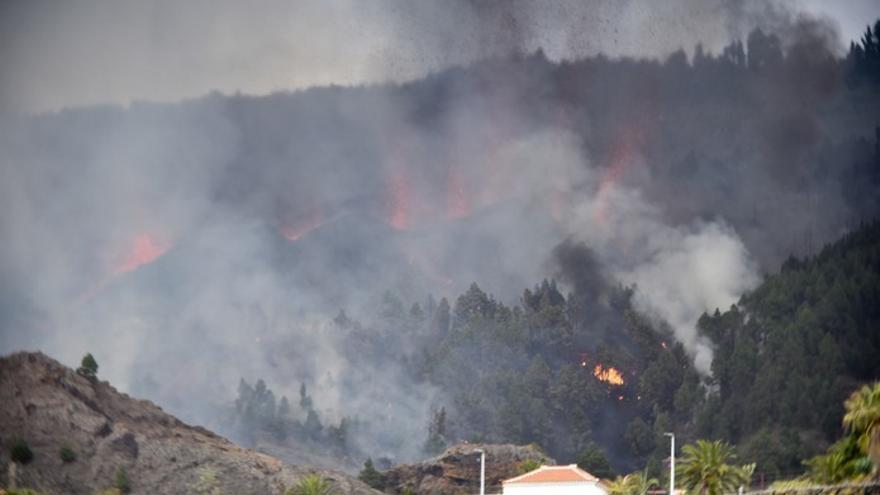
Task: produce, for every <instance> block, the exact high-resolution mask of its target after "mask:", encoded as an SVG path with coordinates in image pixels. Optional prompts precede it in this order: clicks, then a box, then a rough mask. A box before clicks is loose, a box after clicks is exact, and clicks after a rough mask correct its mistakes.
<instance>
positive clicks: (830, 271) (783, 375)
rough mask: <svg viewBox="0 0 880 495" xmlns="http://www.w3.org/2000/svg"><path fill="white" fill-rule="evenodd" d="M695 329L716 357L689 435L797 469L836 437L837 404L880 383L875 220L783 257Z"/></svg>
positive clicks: (762, 463)
mask: <svg viewBox="0 0 880 495" xmlns="http://www.w3.org/2000/svg"><path fill="white" fill-rule="evenodd" d="M699 325H700V328H701V330H702V331H703V332H705V333H706V334H707V335H709V336H710V337H711V338H712V340H713V341H714V342H715V343H716V345H717V352H716V354H715V361H714V362H713V364H712V372H713V378H712V380H711V383H712V385H713V393H712V394H710V396H709V400H708V401H707V403H706V405H705V407H704V409H703V411H702V412H701V414H702V421H701V418H700V417H699V416H698V417H697V420H696V425H695V432H696V434H697V435H698V436H701V437H707V436H708V437H718V438H724V439H727V440H730V441H733V442H736V443H738V444H739V445H740V450H741V452H742V454H743V455H744V456H746V457H748V458H752V459H754V460H755V461H757V462H758V464H759V469H760V470H765V471H767V472H768V473H774V474H778V473H780V472H784V473H790V472H792V471H797V470H799V469H801V465H800V460H801V459H805V458H807V457H809V456H811V455H814V454H816V453H818V449H820V448H823V447H824V446H826V445H827V444H828V443H830V442H833V441H834V440H836V439H837V438H839V437H840V436H841V433H842V426H841V418H842V417H843V407H842V403H843V399H844V398H846V397H847V396H848V395H849V394H850V393H852V392H853V390H855V389H856V388H857V387H858V385H859V384H862V383H865V382H868V381H871V380H876V379H877V378H878V377H880V357H878V356H880V222H877V221H876V220H875V221H872V222H870V223H868V224H865V225H863V226H862V227H861V228H859V229H858V230H856V231H854V232H852V233H850V234H847V235H846V236H844V237H843V238H842V239H841V240H840V241H838V242H836V243H834V244H831V245H829V246H826V247H825V248H824V249H823V250H822V251H821V252H820V253H819V254H818V255H816V256H812V257H809V258H806V259H797V258H790V259H789V260H788V261H787V262H786V263H785V264H784V265H783V266H782V269H781V271H780V272H779V273H777V274H775V275H772V276H769V277H767V279H766V280H765V281H764V283H763V284H762V285H761V286H760V287H759V288H758V289H756V290H755V291H753V292H752V293H750V294H747V295H745V296H743V298H742V299H741V301H740V302H739V304H737V305H736V306H734V307H731V308H729V309H728V310H727V311H725V312H723V313H721V312H717V311H716V312H715V313H714V314H713V315H704V316H703V318H701V319H700V324H699Z"/></svg>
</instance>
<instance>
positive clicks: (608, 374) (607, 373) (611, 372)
mask: <svg viewBox="0 0 880 495" xmlns="http://www.w3.org/2000/svg"><path fill="white" fill-rule="evenodd" d="M593 376H595V377H596V378H598V379H599V380H600V381H603V382H605V383H608V384H611V385H623V383H624V382H623V375H622V374H621V373H620V371H617V369H615V368H612V367H611V366H608V367H607V368H606V367H604V366H602V365H601V364H597V365H596V367H595V368H593Z"/></svg>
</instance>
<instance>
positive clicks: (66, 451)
mask: <svg viewBox="0 0 880 495" xmlns="http://www.w3.org/2000/svg"><path fill="white" fill-rule="evenodd" d="M58 457H60V458H61V462H63V463H65V464H70V463H71V462H74V461H75V460H76V452H74V451H73V449H71V448H70V447H68V446H67V445H64V446H62V447H61V448H60V449H59V450H58Z"/></svg>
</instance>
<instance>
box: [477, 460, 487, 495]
mask: <svg viewBox="0 0 880 495" xmlns="http://www.w3.org/2000/svg"><path fill="white" fill-rule="evenodd" d="M476 452H479V453H480V495H486V451H484V450H483V449H477V450H476Z"/></svg>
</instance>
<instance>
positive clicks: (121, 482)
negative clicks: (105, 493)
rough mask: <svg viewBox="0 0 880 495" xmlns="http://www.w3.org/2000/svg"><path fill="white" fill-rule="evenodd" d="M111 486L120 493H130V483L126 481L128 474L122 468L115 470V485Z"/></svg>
mask: <svg viewBox="0 0 880 495" xmlns="http://www.w3.org/2000/svg"><path fill="white" fill-rule="evenodd" d="M113 486H114V487H116V489H117V490H119V491H120V492H122V493H130V492H131V481H130V480H129V479H128V472H126V470H125V468H124V467H121V468H119V469H117V470H116V483H114V484H113Z"/></svg>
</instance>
